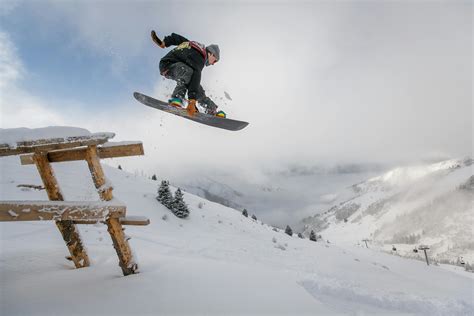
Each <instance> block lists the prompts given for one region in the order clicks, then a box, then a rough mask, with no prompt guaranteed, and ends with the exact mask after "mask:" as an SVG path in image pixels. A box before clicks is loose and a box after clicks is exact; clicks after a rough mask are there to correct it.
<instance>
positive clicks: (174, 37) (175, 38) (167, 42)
mask: <svg viewBox="0 0 474 316" xmlns="http://www.w3.org/2000/svg"><path fill="white" fill-rule="evenodd" d="M151 39H152V40H153V42H155V43H156V45H158V46H160V47H161V48H166V47H169V46H173V45H176V46H177V45H179V44H181V43H183V42H189V40H188V39H187V38H186V37H184V36H181V35H179V34H176V33H171V35H168V36H165V38H164V39H163V40H160V39H159V38H158V36H157V35H156V33H155V31H151Z"/></svg>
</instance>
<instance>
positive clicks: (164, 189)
mask: <svg viewBox="0 0 474 316" xmlns="http://www.w3.org/2000/svg"><path fill="white" fill-rule="evenodd" d="M156 199H157V200H158V201H159V202H160V203H161V204H163V205H164V206H166V207H167V208H168V209H169V210H171V212H173V214H174V215H176V216H177V217H179V218H186V217H188V216H189V209H188V206H187V205H186V202H184V198H183V193H182V192H181V189H179V188H178V189H177V190H176V192H175V194H174V197H173V195H172V194H171V191H170V187H169V181H165V180H163V181H161V185H160V187H159V188H158V196H157V197H156Z"/></svg>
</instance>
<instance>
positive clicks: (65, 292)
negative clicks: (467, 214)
mask: <svg viewBox="0 0 474 316" xmlns="http://www.w3.org/2000/svg"><path fill="white" fill-rule="evenodd" d="M104 169H105V173H106V176H107V178H108V179H109V180H110V182H111V183H112V184H113V187H114V190H113V194H114V196H115V197H116V198H117V199H119V200H120V201H122V202H123V203H124V204H126V205H127V216H128V215H132V216H147V217H148V218H150V220H151V224H150V225H148V226H144V227H140V226H127V227H126V231H125V233H126V234H127V236H129V237H131V240H130V241H129V242H130V245H131V247H132V248H133V251H134V255H135V257H136V258H137V260H138V263H139V267H140V273H139V274H136V275H130V276H126V277H124V276H122V273H121V269H120V268H119V266H118V259H117V256H116V254H115V251H114V249H113V246H112V241H111V240H110V236H109V235H108V233H107V230H106V227H105V226H104V225H102V224H96V225H79V229H80V232H81V235H82V238H83V240H84V243H85V245H86V247H87V249H88V254H89V257H90V259H91V266H90V267H88V268H83V269H74V266H73V264H72V263H71V262H70V261H67V260H66V259H65V258H64V257H65V256H68V255H69V253H68V251H67V248H66V246H65V244H64V241H63V240H62V238H61V235H60V233H59V231H58V229H57V228H56V226H55V225H54V223H53V222H2V223H0V284H1V286H0V291H1V292H0V314H1V315H264V314H265V315H355V314H358V315H387V314H396V315H472V314H474V303H473V291H474V278H473V275H472V274H470V273H466V272H464V271H461V270H458V269H455V268H454V267H450V268H449V269H446V268H445V267H442V266H427V265H426V264H425V263H423V262H421V261H414V260H408V259H403V258H400V257H397V256H390V255H387V254H383V253H379V252H376V251H374V250H371V249H366V248H363V247H354V246H350V245H338V244H332V243H326V242H322V241H318V242H312V241H309V240H308V239H300V238H298V237H297V236H296V235H293V236H292V237H290V236H288V235H286V234H284V233H283V232H282V231H279V230H277V231H275V230H274V229H272V227H270V226H267V225H266V224H264V223H261V222H260V221H255V220H252V219H250V218H247V217H244V216H242V215H241V214H240V212H238V211H235V210H233V209H230V208H226V207H224V206H222V205H219V204H215V203H212V202H209V201H207V200H204V199H202V198H199V197H196V196H194V195H191V194H188V193H185V194H184V199H185V201H186V202H187V204H188V206H189V208H190V210H191V213H190V216H189V218H187V219H184V220H182V219H178V218H177V217H175V216H174V215H173V214H172V213H171V212H170V211H169V210H168V209H166V208H165V207H164V206H162V205H161V204H159V202H158V201H156V199H155V198H156V192H157V189H158V185H159V181H152V180H148V179H144V178H141V177H138V176H134V175H131V174H128V173H126V172H123V171H121V170H118V169H115V168H110V167H106V166H105V168H104ZM0 170H1V180H0V199H2V200H20V201H21V200H23V201H26V200H47V195H46V193H45V191H44V190H34V189H30V188H25V187H17V185H19V184H34V185H39V184H41V179H40V177H39V175H38V173H37V171H36V167H35V166H34V165H27V166H21V165H20V163H19V158H18V157H5V158H0ZM54 170H55V173H56V176H57V178H58V181H59V183H60V185H61V189H62V192H63V193H64V196H65V199H66V200H71V201H72V200H73V201H81V200H83V201H93V200H97V199H98V195H97V193H96V191H95V188H94V186H93V184H92V180H91V177H90V174H89V170H88V168H87V164H86V163H84V162H67V163H58V164H54ZM174 190H175V188H172V191H174Z"/></svg>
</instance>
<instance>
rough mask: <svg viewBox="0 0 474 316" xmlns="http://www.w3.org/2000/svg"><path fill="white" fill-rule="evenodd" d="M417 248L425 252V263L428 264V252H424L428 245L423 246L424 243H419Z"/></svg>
mask: <svg viewBox="0 0 474 316" xmlns="http://www.w3.org/2000/svg"><path fill="white" fill-rule="evenodd" d="M418 249H419V250H423V251H424V252H425V258H426V264H427V265H430V262H429V260H428V254H427V253H426V250H428V249H430V247H428V246H425V245H421V246H419V247H418Z"/></svg>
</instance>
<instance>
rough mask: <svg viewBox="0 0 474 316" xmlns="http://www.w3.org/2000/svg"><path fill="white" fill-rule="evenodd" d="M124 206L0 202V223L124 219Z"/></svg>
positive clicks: (109, 204) (98, 203)
mask: <svg viewBox="0 0 474 316" xmlns="http://www.w3.org/2000/svg"><path fill="white" fill-rule="evenodd" d="M125 214H126V206H125V205H123V204H121V203H119V202H117V201H113V202H103V201H99V202H85V201H74V202H71V201H0V221H2V222H5V221H41V220H56V221H65V220H72V221H75V220H90V221H103V220H106V219H108V218H119V217H124V216H125Z"/></svg>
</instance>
